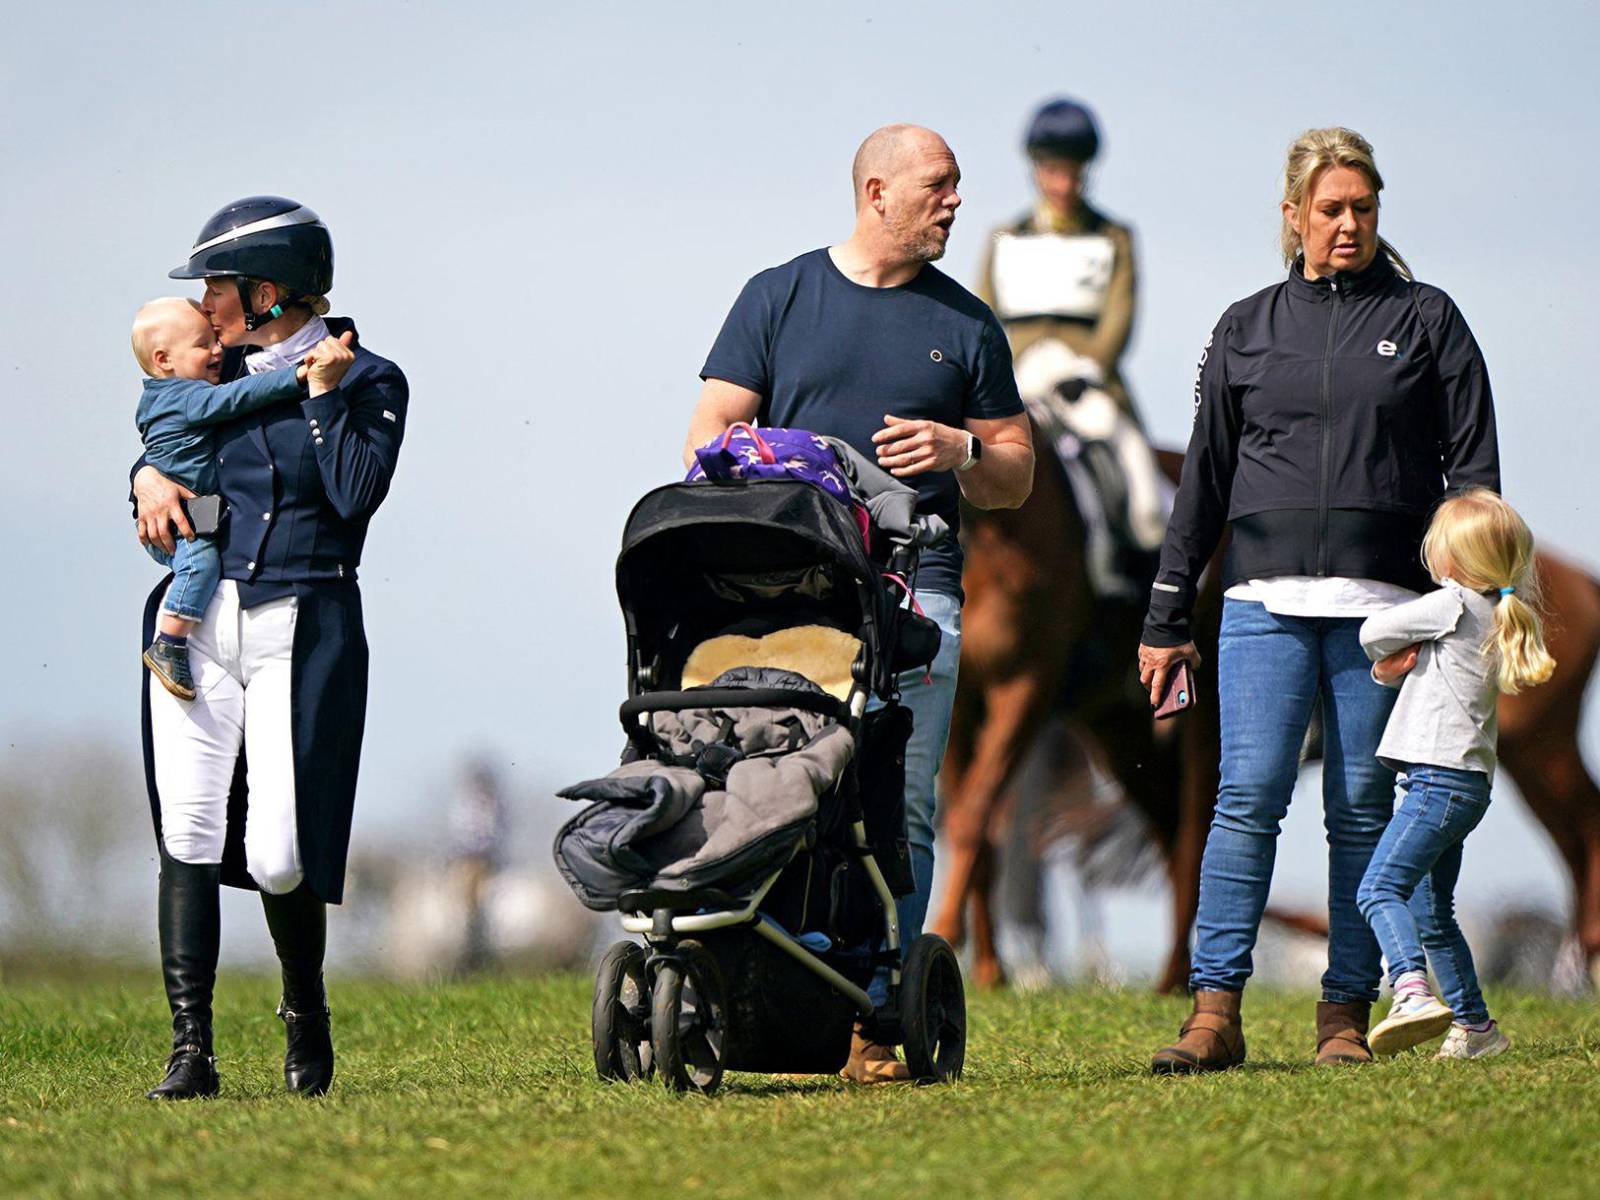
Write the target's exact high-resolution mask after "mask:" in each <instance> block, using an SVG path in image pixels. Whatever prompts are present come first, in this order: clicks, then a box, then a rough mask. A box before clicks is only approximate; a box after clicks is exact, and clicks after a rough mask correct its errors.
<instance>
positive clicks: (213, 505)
mask: <svg viewBox="0 0 1600 1200" xmlns="http://www.w3.org/2000/svg"><path fill="white" fill-rule="evenodd" d="M180 503H181V504H182V505H183V511H184V512H185V513H187V514H188V516H189V527H190V528H191V529H193V530H194V531H195V533H196V534H198V535H200V536H201V537H206V536H208V535H210V534H214V533H216V532H217V530H218V529H220V528H221V527H222V497H221V496H190V497H188V498H187V499H184V500H182V501H180Z"/></svg>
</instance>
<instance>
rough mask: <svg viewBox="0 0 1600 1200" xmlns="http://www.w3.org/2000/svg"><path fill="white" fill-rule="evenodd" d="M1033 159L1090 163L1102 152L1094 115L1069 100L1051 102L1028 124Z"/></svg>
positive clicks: (1029, 155) (1060, 99)
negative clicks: (1059, 159) (1065, 159)
mask: <svg viewBox="0 0 1600 1200" xmlns="http://www.w3.org/2000/svg"><path fill="white" fill-rule="evenodd" d="M1026 146H1027V151H1028V157H1029V158H1070V159H1072V160H1073V161H1074V162H1082V163H1086V162H1088V161H1089V160H1090V159H1092V158H1093V157H1094V156H1095V154H1096V153H1098V152H1099V150H1100V130H1099V127H1098V126H1097V125H1096V124H1095V119H1094V114H1093V113H1092V112H1090V111H1089V110H1088V108H1086V107H1085V106H1084V105H1082V104H1080V103H1078V102H1077V101H1076V100H1069V99H1067V98H1066V97H1065V96H1063V97H1060V98H1059V99H1056V100H1051V101H1049V102H1048V103H1047V104H1045V105H1043V106H1042V107H1041V108H1040V109H1039V111H1038V112H1036V113H1034V114H1033V120H1032V121H1030V122H1028V138H1027V142H1026Z"/></svg>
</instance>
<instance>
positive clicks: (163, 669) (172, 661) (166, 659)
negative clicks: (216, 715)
mask: <svg viewBox="0 0 1600 1200" xmlns="http://www.w3.org/2000/svg"><path fill="white" fill-rule="evenodd" d="M144 665H145V666H147V667H149V668H150V673H151V674H152V675H154V676H155V677H156V678H157V679H159V680H160V681H161V686H162V687H164V688H166V689H167V691H169V692H171V693H172V694H173V695H174V696H176V697H177V698H178V699H180V700H193V699H194V676H192V675H190V674H189V647H188V646H178V645H174V644H173V643H172V642H163V641H162V640H161V639H160V638H157V639H156V640H155V641H153V642H151V643H150V646H149V648H148V649H146V650H145V652H144Z"/></svg>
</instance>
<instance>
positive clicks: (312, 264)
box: [168, 196, 333, 329]
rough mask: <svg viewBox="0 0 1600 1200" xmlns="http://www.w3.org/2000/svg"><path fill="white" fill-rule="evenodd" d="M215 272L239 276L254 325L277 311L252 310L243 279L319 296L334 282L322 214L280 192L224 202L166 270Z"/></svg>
mask: <svg viewBox="0 0 1600 1200" xmlns="http://www.w3.org/2000/svg"><path fill="white" fill-rule="evenodd" d="M219 275H221V276H232V277H234V278H235V279H236V280H237V282H238V287H239V298H240V301H241V302H242V303H243V304H244V313H245V327H246V328H247V329H255V328H256V327H257V326H258V325H259V324H261V323H262V322H264V321H266V320H270V319H271V318H272V317H274V316H277V315H278V313H277V312H271V313H256V312H253V311H252V309H251V306H250V300H249V296H248V294H247V292H248V285H247V284H246V282H245V281H246V280H247V279H260V280H267V281H269V282H272V283H276V284H279V285H280V286H282V287H284V288H287V289H288V291H289V292H290V296H289V297H285V299H296V300H303V301H306V302H308V303H310V302H317V301H320V300H321V297H323V296H324V295H326V294H327V293H328V292H329V291H330V290H332V288H333V238H332V237H331V236H330V235H329V233H328V227H327V226H326V225H324V224H323V223H322V218H321V217H319V216H317V214H316V213H314V212H312V211H311V210H310V209H309V208H307V207H306V206H305V205H303V204H300V203H297V202H296V201H294V200H286V199H284V198H283V197H282V196H246V197H245V198H244V199H243V200H235V201H234V202H233V203H232V204H228V205H224V206H223V207H222V208H221V209H219V210H218V211H217V212H216V213H215V214H214V215H213V216H212V217H211V219H210V220H209V221H207V222H206V223H205V224H204V225H203V226H201V229H200V234H199V236H198V237H196V238H195V240H194V248H193V249H191V250H190V251H189V261H188V262H186V263H184V264H183V265H182V266H178V267H174V268H173V269H172V270H171V271H169V272H168V277H169V278H171V279H207V278H211V277H213V276H219ZM273 307H274V308H278V306H277V305H274V306H273ZM313 307H325V304H317V303H313ZM281 311H282V310H281V308H280V309H279V312H281Z"/></svg>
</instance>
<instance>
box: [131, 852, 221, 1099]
mask: <svg viewBox="0 0 1600 1200" xmlns="http://www.w3.org/2000/svg"><path fill="white" fill-rule="evenodd" d="M221 875H222V868H221V867H220V866H217V865H216V864H215V863H212V864H203V863H202V864H195V863H184V862H179V861H178V860H177V859H175V858H172V857H171V856H169V855H168V854H167V852H166V848H165V847H162V848H161V883H160V898H159V901H158V903H157V926H158V929H159V931H160V937H161V973H162V976H163V977H164V980H165V983H166V988H167V1003H168V1004H169V1005H170V1006H171V1008H172V1057H171V1058H169V1059H167V1073H166V1076H165V1077H164V1078H163V1079H162V1080H161V1082H160V1083H158V1084H157V1085H156V1086H155V1087H153V1088H151V1089H150V1090H149V1091H148V1092H146V1093H145V1098H146V1099H149V1100H193V1099H196V1098H198V1097H203V1096H215V1095H216V1094H217V1089H218V1084H217V1064H216V1059H214V1058H213V1057H212V1055H211V992H212V989H213V987H214V986H215V985H216V981H217V945H218V942H219V939H220V937H221V932H222V919H221V915H220V899H219V895H218V893H219V890H220V888H221V886H222V885H221Z"/></svg>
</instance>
